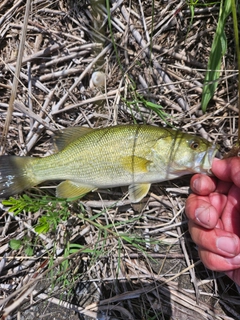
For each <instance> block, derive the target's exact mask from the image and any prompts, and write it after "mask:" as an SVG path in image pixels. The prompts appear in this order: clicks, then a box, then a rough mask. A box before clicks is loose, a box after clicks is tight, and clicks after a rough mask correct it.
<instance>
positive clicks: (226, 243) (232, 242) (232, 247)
mask: <svg viewBox="0 0 240 320" xmlns="http://www.w3.org/2000/svg"><path fill="white" fill-rule="evenodd" d="M216 245H217V248H218V249H220V250H222V251H224V252H226V253H230V254H232V255H235V254H236V249H237V245H238V242H237V241H236V239H235V238H230V237H220V238H218V239H217V241H216Z"/></svg>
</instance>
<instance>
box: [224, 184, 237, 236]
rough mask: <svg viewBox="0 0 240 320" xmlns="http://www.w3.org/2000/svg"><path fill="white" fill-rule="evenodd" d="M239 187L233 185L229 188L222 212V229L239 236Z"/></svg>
mask: <svg viewBox="0 0 240 320" xmlns="http://www.w3.org/2000/svg"><path fill="white" fill-rule="evenodd" d="M239 194H240V189H239V188H238V187H236V186H235V185H233V186H232V187H231V189H230V190H229V194H228V198H227V203H226V206H225V208H224V210H223V214H222V222H223V225H224V229H225V230H227V231H229V232H232V233H235V234H237V235H238V236H239V237H240V198H239Z"/></svg>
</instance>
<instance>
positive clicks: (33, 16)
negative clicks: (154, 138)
mask: <svg viewBox="0 0 240 320" xmlns="http://www.w3.org/2000/svg"><path fill="white" fill-rule="evenodd" d="M101 2H102V4H101ZM109 2H110V11H111V24H109V19H108V14H107V8H106V6H105V5H104V4H105V1H94V0H92V1H91V3H90V1H87V0H79V1H77V0H76V1H74V0H61V1H47V0H33V1H32V4H31V10H30V16H29V19H28V24H27V33H26V41H25V49H24V55H23V59H22V64H21V70H20V77H19V84H18V89H17V95H16V103H15V104H14V110H13V115H12V121H11V123H10V127H9V133H8V136H7V141H6V146H5V151H4V152H5V153H6V154H16V155H21V156H23V155H31V156H44V155H45V154H47V153H48V152H50V150H51V147H50V137H51V135H52V133H53V132H54V130H55V129H58V128H64V127H68V126H76V125H81V126H82V125H85V126H89V127H93V128H95V127H105V126H110V125H114V124H120V123H124V124H128V123H134V122H138V123H147V124H154V125H164V121H167V122H168V123H169V124H171V125H173V126H175V127H177V128H181V129H182V130H184V131H186V132H190V133H194V134H195V133H196V134H199V135H202V136H203V137H205V138H207V139H209V140H211V141H214V142H215V141H216V142H218V143H219V144H220V145H221V151H222V152H224V151H226V150H228V148H229V147H231V146H232V145H233V143H234V142H235V141H236V131H237V115H238V113H237V110H236V97H237V87H236V82H237V76H236V71H235V70H236V62H235V56H234V43H233V38H232V25H231V22H229V23H228V25H227V29H226V33H227V36H228V48H229V49H228V52H227V55H226V56H225V59H224V61H223V64H222V73H221V80H220V83H219V86H218V90H217V92H216V94H215V96H214V99H213V100H212V102H211V104H210V105H209V107H208V110H207V112H206V113H205V114H203V113H202V112H201V109H200V101H201V92H202V86H203V80H204V74H205V73H204V72H205V70H206V66H207V61H208V57H209V52H210V48H211V43H212V39H213V35H214V31H215V28H216V23H217V18H218V5H214V4H212V5H211V6H209V7H207V6H200V5H199V6H197V7H196V8H195V17H194V19H193V24H192V25H191V12H190V8H189V6H188V5H187V4H186V1H169V2H168V1H154V7H153V1H149V0H146V1H143V0H138V1H137V0H133V1H125V0H119V1H117V0H116V1H114V0H113V1H109ZM201 3H203V2H202V1H201ZM25 11H26V1H22V0H15V1H14V0H7V1H5V0H3V1H1V3H0V96H1V100H0V117H1V121H0V126H1V129H3V127H4V123H5V119H6V115H7V111H8V105H9V98H10V95H11V89H12V84H13V75H14V73H15V70H16V67H17V64H16V59H17V53H18V48H19V43H20V38H21V30H22V24H23V21H24V14H25ZM96 70H100V71H102V72H104V73H105V74H106V86H105V87H102V88H96V87H93V86H90V85H89V83H90V79H91V75H92V73H93V72H94V71H96ZM156 105H159V106H162V109H160V107H159V109H158V110H157V109H156ZM156 111H157V112H159V113H157V112H156ZM160 111H161V112H164V113H165V117H166V119H165V120H163V119H161V117H160ZM51 190H53V189H39V188H35V189H34V190H31V191H28V192H26V194H27V195H28V196H29V197H30V199H32V202H33V203H35V201H36V202H37V201H39V199H41V198H43V199H46V201H47V202H46V203H45V205H42V206H41V205H40V207H38V208H37V209H36V211H31V210H29V208H28V207H26V208H24V210H22V211H21V213H20V214H18V215H16V216H15V215H14V214H13V213H11V212H9V211H8V209H7V207H5V206H3V205H2V206H1V211H2V212H1V220H0V255H1V257H2V258H1V260H0V299H1V302H0V304H1V306H0V308H1V313H2V314H5V315H7V314H9V317H8V318H7V319H15V318H17V319H46V318H47V317H51V318H52V319H66V318H69V319H92V318H94V319H96V318H98V319H193V318H194V319H196V320H197V319H219V320H220V319H240V310H239V292H238V288H237V287H236V286H235V284H234V283H232V282H231V281H230V280H228V279H227V278H226V277H225V276H224V274H215V273H213V272H211V271H209V270H207V269H206V268H205V267H204V266H203V265H202V263H201V262H200V261H199V258H198V254H197V249H196V247H195V245H194V244H193V243H192V241H191V239H190V236H189V234H188V231H187V219H186V216H185V213H184V203H185V199H186V197H187V195H188V193H189V179H188V178H184V179H181V180H178V181H174V182H165V183H162V184H158V185H154V186H152V188H151V193H150V194H149V196H148V197H146V199H144V202H143V203H142V204H141V205H138V206H132V205H131V204H130V203H129V201H128V200H127V198H126V197H124V196H125V195H126V189H124V188H118V189H114V190H100V191H99V192H95V193H91V194H88V195H86V196H85V197H84V198H83V199H82V200H81V201H78V202H74V203H66V202H60V201H59V202H57V203H55V204H53V203H48V199H49V198H46V197H50V196H51V194H52V192H51ZM46 208H48V209H46ZM49 208H50V209H49ZM51 208H52V210H51ZM49 212H50V213H52V214H53V215H54V214H55V217H54V218H52V219H53V221H56V219H57V218H56V216H59V215H60V217H59V221H58V226H57V227H56V228H55V229H54V228H52V229H51V230H50V231H49V232H47V233H45V234H39V235H38V234H37V233H36V232H35V230H34V226H35V225H36V223H37V222H38V221H39V218H40V217H42V216H44V215H46V213H47V214H49ZM60 213H61V214H60ZM54 219H55V220H54ZM11 239H18V240H20V242H19V243H20V244H21V245H20V247H19V248H18V249H17V250H12V249H11V248H10V246H9V241H10V240H11ZM73 244H77V245H78V246H75V247H74V246H73ZM28 250H30V251H28ZM28 254H29V255H28ZM64 259H65V260H64Z"/></svg>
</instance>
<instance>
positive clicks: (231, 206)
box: [186, 157, 240, 285]
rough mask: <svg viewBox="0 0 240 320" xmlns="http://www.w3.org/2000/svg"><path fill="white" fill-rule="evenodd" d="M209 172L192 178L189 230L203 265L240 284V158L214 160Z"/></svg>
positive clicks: (188, 208)
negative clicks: (211, 174) (223, 273)
mask: <svg viewBox="0 0 240 320" xmlns="http://www.w3.org/2000/svg"><path fill="white" fill-rule="evenodd" d="M212 172H213V174H214V175H215V177H209V176H206V175H201V174H196V175H194V176H193V177H192V179H191V183H190V185H191V189H192V191H193V194H191V195H190V196H189V197H188V199H187V201H186V214H187V216H188V218H189V231H190V234H191V236H192V239H193V241H194V242H195V243H196V244H197V245H198V250H199V256H200V258H201V260H202V262H203V263H204V264H205V266H206V267H207V268H209V269H211V270H215V271H225V273H226V274H227V275H228V276H229V277H230V278H231V279H232V280H234V281H235V282H236V283H237V284H238V285H240V239H239V237H240V158H236V157H235V158H229V159H224V160H218V159H214V161H213V165H212Z"/></svg>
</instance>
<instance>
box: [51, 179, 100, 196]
mask: <svg viewBox="0 0 240 320" xmlns="http://www.w3.org/2000/svg"><path fill="white" fill-rule="evenodd" d="M95 189H96V188H95V187H94V186H85V185H81V184H78V183H77V182H73V181H70V180H66V181H63V182H61V183H60V184H59V185H58V186H57V191H56V196H57V197H59V198H75V197H80V196H83V195H84V194H86V193H88V192H90V191H92V190H95Z"/></svg>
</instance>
